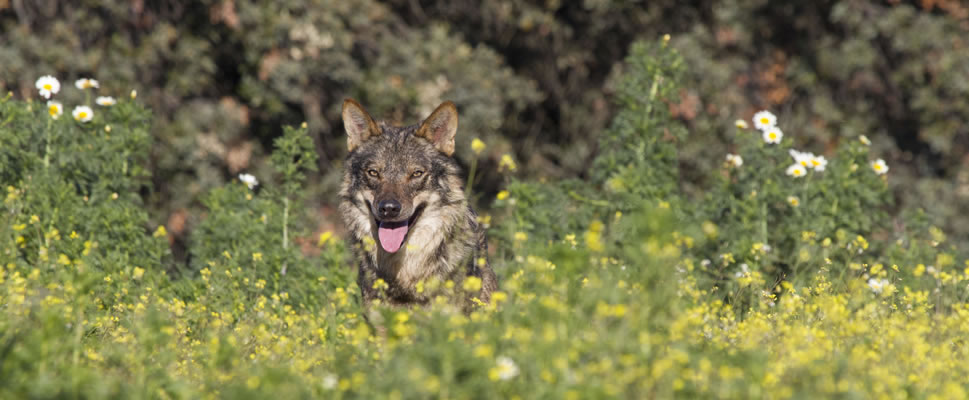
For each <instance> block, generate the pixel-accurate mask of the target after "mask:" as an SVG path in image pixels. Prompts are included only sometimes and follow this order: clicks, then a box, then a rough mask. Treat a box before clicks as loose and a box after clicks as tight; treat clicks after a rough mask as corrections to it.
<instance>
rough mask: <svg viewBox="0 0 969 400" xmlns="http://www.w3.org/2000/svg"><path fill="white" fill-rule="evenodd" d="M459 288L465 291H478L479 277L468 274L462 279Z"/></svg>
mask: <svg viewBox="0 0 969 400" xmlns="http://www.w3.org/2000/svg"><path fill="white" fill-rule="evenodd" d="M461 288H462V289H464V291H465V292H472V293H474V292H478V291H480V290H481V278H478V277H477V276H469V277H467V278H465V279H464V284H462V285H461Z"/></svg>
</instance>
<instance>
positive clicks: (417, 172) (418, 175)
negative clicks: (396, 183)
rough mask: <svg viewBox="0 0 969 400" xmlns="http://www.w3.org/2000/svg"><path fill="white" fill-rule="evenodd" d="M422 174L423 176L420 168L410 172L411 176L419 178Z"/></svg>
mask: <svg viewBox="0 0 969 400" xmlns="http://www.w3.org/2000/svg"><path fill="white" fill-rule="evenodd" d="M422 176H424V171H421V170H417V171H414V173H412V174H410V177H411V178H420V177H422Z"/></svg>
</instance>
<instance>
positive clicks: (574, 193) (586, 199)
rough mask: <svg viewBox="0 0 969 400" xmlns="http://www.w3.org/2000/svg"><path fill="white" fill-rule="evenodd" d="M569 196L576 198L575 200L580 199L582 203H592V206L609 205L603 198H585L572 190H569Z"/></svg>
mask: <svg viewBox="0 0 969 400" xmlns="http://www.w3.org/2000/svg"><path fill="white" fill-rule="evenodd" d="M569 196H571V197H572V198H573V199H576V200H578V201H581V202H584V203H589V204H592V205H594V206H599V207H609V202H608V201H605V200H595V199H590V198H586V197H583V196H582V195H580V194H578V193H576V192H575V191H574V190H570V191H569Z"/></svg>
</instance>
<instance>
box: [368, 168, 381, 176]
mask: <svg viewBox="0 0 969 400" xmlns="http://www.w3.org/2000/svg"><path fill="white" fill-rule="evenodd" d="M367 175H370V176H372V177H374V178H376V177H377V176H378V175H380V174H379V173H378V172H377V170H375V169H368V170H367Z"/></svg>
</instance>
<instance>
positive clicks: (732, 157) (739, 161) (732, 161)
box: [727, 154, 744, 168]
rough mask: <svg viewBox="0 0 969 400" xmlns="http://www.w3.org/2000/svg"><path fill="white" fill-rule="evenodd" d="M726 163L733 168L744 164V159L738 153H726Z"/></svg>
mask: <svg viewBox="0 0 969 400" xmlns="http://www.w3.org/2000/svg"><path fill="white" fill-rule="evenodd" d="M727 164H728V165H730V166H731V167H734V168H740V166H741V165H744V159H743V158H741V157H740V155H738V154H727Z"/></svg>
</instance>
